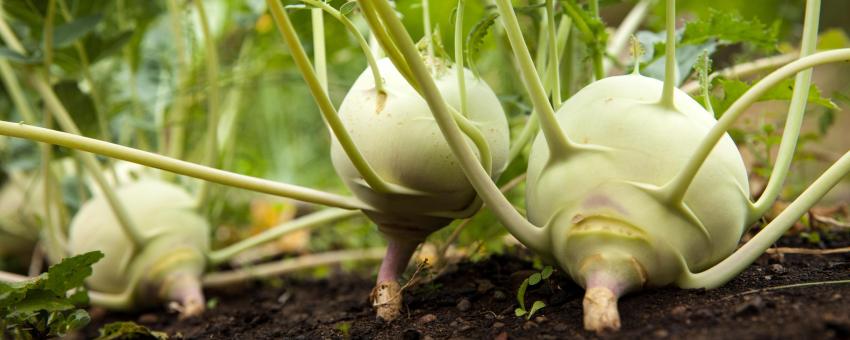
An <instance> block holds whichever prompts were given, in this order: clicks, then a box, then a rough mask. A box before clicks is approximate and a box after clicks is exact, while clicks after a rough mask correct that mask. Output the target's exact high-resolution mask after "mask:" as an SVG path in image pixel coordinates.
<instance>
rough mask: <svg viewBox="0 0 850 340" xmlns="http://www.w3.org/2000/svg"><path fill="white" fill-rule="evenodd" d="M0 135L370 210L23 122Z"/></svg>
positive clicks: (7, 125)
mask: <svg viewBox="0 0 850 340" xmlns="http://www.w3.org/2000/svg"><path fill="white" fill-rule="evenodd" d="M0 135H6V136H10V137H17V138H26V139H30V140H34V141H37V142H42V143H48V144H55V145H60V146H64V147H66V148H71V149H76V150H80V151H85V152H90V153H95V154H99V155H103V156H106V157H112V158H116V159H121V160H125V161H128V162H133V163H137V164H141V165H145V166H149V167H154V168H157V169H161V170H165V171H171V172H174V173H177V174H181V175H185V176H190V177H194V178H199V179H203V180H207V181H210V182H215V183H218V184H222V185H228V186H232V187H237V188H242V189H246V190H251V191H256V192H261V193H266V194H271V195H275V196H282V197H288V198H292V199H295V200H299V201H304V202H312V203H316V204H321V205H326V206H329V207H336V208H342V209H360V210H369V209H371V207H369V206H368V205H366V204H364V203H362V202H360V201H358V200H356V199H354V198H352V197H345V196H340V195H336V194H331V193H326V192H323V191H320V190H316V189H310V188H305V187H300V186H296V185H292V184H286V183H280V182H275V181H270V180H266V179H261V178H257V177H251V176H245V175H240V174H236V173H232V172H228V171H223V170H219V169H215V168H211V167H208V166H203V165H199V164H195V163H191V162H186V161H182V160H179V159H175V158H171V157H167V156H162V155H158V154H155V153H152V152H147V151H142V150H137V149H133V148H129V147H126V146H121V145H117V144H113V143H109V142H104V141H100V140H97V139H92V138H88V137H83V136H78V135H74V134H70V133H66V132H61V131H55V130H50V129H45V128H40V127H36V126H30V125H26V124H23V123H12V122H7V121H0Z"/></svg>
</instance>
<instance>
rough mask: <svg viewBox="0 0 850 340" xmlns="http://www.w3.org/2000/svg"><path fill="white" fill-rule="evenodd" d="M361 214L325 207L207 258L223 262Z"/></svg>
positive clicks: (213, 252) (211, 253)
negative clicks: (274, 242)
mask: <svg viewBox="0 0 850 340" xmlns="http://www.w3.org/2000/svg"><path fill="white" fill-rule="evenodd" d="M359 215H361V213H360V211H357V210H342V209H325V210H322V211H319V212H315V213H312V214H309V215H307V216H303V217H299V218H297V219H294V220H290V221H287V222H285V223H282V224H280V225H278V226H275V227H273V228H270V229H268V230H265V231H263V232H262V233H260V234H257V235H254V236H251V237H249V238H247V239H244V240H242V241H239V242H237V243H235V244H233V245H230V246H227V247H225V248H222V249H219V250H214V251H212V252H210V253H209V254H208V255H207V258H208V259H209V263H210V264H211V265H217V264H221V263H224V262H226V261H227V260H229V259H231V258H232V257H233V256H235V255H237V254H239V253H241V252H243V251H245V250H248V249H250V248H253V247H255V246H258V245H260V244H263V243H266V242H269V241H273V240H275V239H277V238H279V237H281V236H283V235H287V234H290V233H294V232H296V231H299V230H306V229H312V228H316V227H318V226H322V225H326V224H329V223H332V222H335V221H338V220H342V219H346V218H350V217H355V216H359Z"/></svg>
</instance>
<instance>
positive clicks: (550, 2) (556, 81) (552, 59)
mask: <svg viewBox="0 0 850 340" xmlns="http://www.w3.org/2000/svg"><path fill="white" fill-rule="evenodd" d="M546 22H547V23H548V24H547V25H546V27H547V28H548V30H549V34H548V37H549V69H548V72H551V73H552V74H554V76H553V77H551V78H552V80H551V81H552V90H551V91H552V107H553V108H554V110H558V109H559V108H560V107H561V70H560V63H561V59H560V58H559V54H558V40H557V37H556V34H557V33H556V32H555V30H556V28H555V1H554V0H546Z"/></svg>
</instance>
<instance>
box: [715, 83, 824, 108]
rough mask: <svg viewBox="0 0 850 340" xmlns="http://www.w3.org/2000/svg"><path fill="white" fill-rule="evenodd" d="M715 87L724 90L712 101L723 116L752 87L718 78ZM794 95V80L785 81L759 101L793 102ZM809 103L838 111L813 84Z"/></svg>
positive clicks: (810, 88) (810, 89)
mask: <svg viewBox="0 0 850 340" xmlns="http://www.w3.org/2000/svg"><path fill="white" fill-rule="evenodd" d="M713 84H714V86H720V87H722V88H723V93H722V96H721V97H719V98H713V99H712V106H714V109H715V112H716V115H718V117H720V116H719V115H722V114H723V113H725V112H726V110H727V109H728V108H729V106H731V105H732V103H734V102H735V101H736V100H737V99H738V98H740V97H741V96H742V95H743V94H744V92H746V91H747V90H749V89H750V87H751V85H750V84H747V83H745V82H743V81H740V80H737V79H726V78H722V77H718V78H715V79H714V82H713ZM793 93H794V78H789V79H785V80H783V81H782V82H780V83H779V84H777V85H776V86H774V87H772V88H771V89H770V90H768V91H767V93H765V94H764V95H763V96H761V98H759V99H758V100H757V101H767V100H791V97H792V95H793ZM808 103H810V104H815V105H818V106H821V107H824V108H826V109H829V110H837V109H838V105H836V104H835V103H833V102H832V100H831V99H829V98H826V97H823V96H822V95H821V91H820V89H818V87H817V86H815V85H814V84H812V85H811V86H810V87H809V95H808Z"/></svg>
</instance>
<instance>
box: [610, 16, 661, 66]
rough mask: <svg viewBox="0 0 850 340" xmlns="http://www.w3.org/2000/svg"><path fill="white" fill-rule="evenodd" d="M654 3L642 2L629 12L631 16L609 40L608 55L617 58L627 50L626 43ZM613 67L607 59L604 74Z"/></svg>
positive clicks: (624, 20) (625, 19)
mask: <svg viewBox="0 0 850 340" xmlns="http://www.w3.org/2000/svg"><path fill="white" fill-rule="evenodd" d="M654 2H655V0H640V2H638V3H637V4H636V5H635V6H634V7H632V10H631V11H629V14H627V15H626V17H625V18H624V19H623V22H621V23H620V26H618V27H617V30H616V31H615V32H614V34H613V35H612V36H611V39H609V40H608V47H607V48H606V49H607V53H608V55H611V56H615V57H616V56H619V55H620V53H622V52H623V49H624V48H626V43H628V42H629V38H630V37H631V36H632V35H633V34H634V33H635V31H637V29H638V27H639V26H640V23H641V22H642V21H643V19H644V18H645V17H646V14H647V13H649V7H650V5H652V3H654ZM612 66H613V64H612V63H611V61H610V60H608V59H605V60H604V61H603V62H602V68H603V72H605V74H608V72H610V70H611V67H612Z"/></svg>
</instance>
